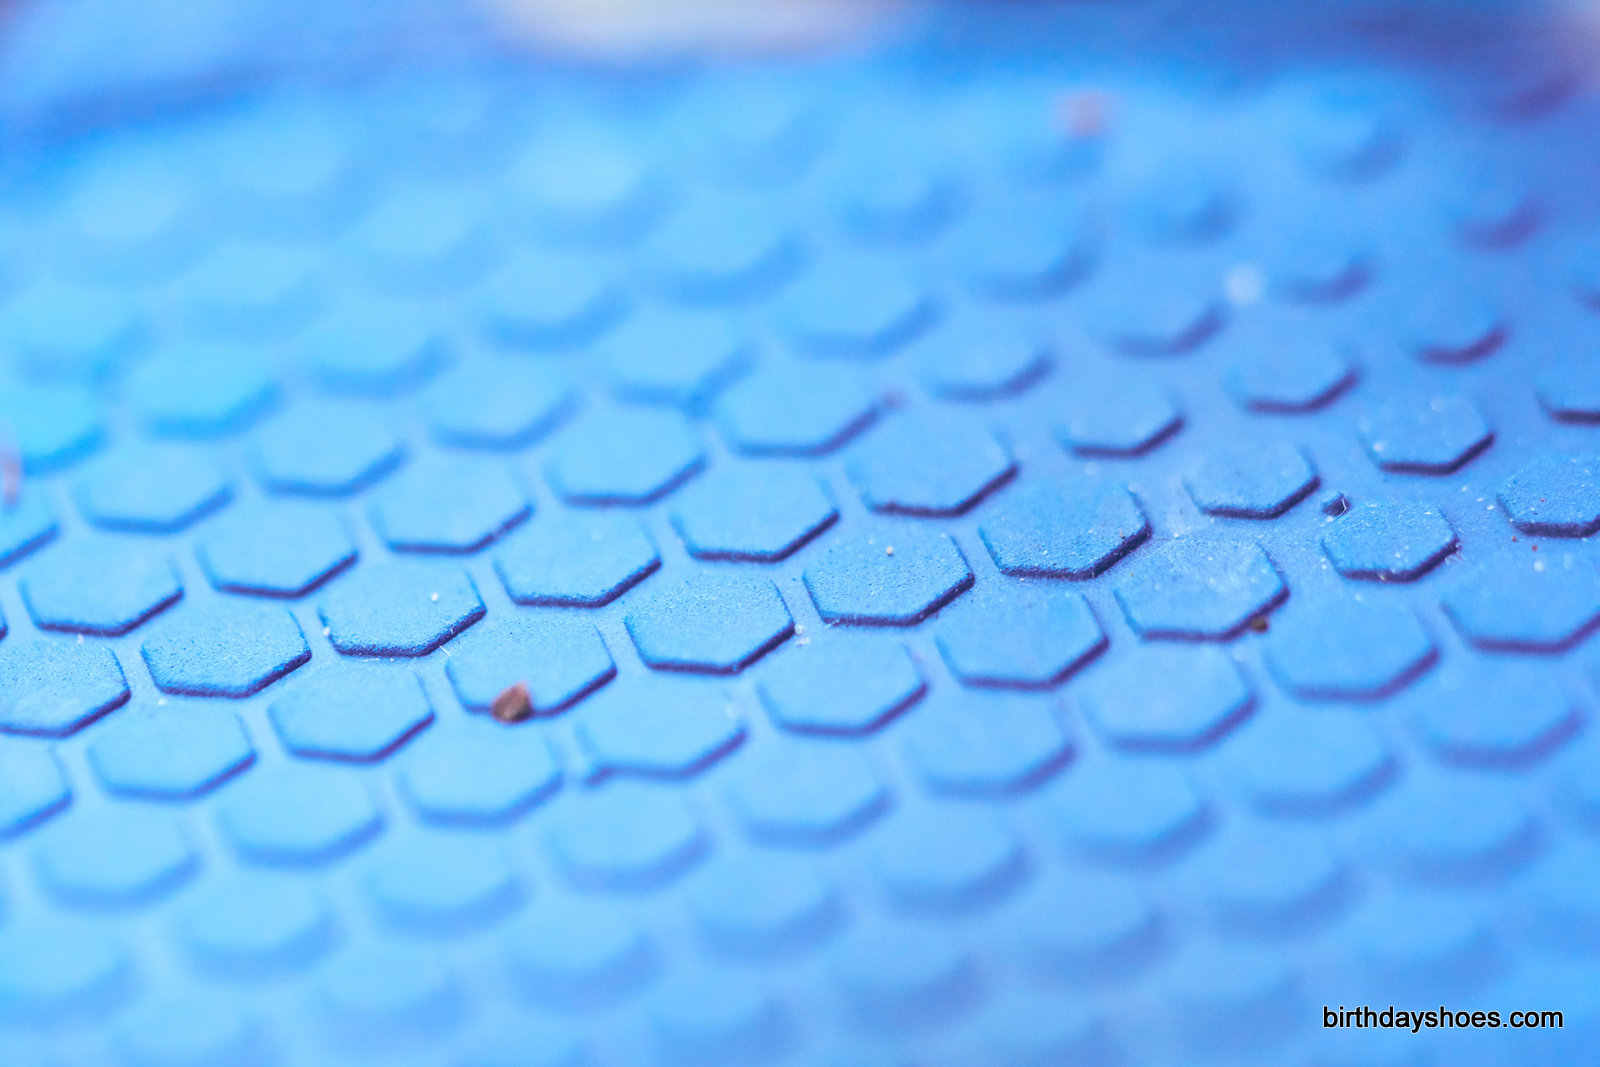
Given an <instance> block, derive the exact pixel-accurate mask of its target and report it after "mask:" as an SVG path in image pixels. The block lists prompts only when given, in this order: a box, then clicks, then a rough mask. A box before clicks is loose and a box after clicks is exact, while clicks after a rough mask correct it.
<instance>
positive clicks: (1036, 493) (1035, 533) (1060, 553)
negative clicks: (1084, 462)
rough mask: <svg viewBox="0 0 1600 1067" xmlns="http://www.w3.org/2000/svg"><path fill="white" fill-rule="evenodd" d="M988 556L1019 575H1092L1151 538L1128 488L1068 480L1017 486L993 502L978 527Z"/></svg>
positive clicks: (1112, 484)
mask: <svg viewBox="0 0 1600 1067" xmlns="http://www.w3.org/2000/svg"><path fill="white" fill-rule="evenodd" d="M978 536H979V537H981V538H982V539H983V543H984V546H985V547H986V548H988V550H989V555H991V556H993V557H994V562H995V565H996V566H997V567H999V568H1000V569H1001V570H1002V571H1004V572H1005V573H1006V574H1010V575H1015V576H1016V577H1019V578H1071V579H1084V578H1093V577H1095V576H1096V575H1099V574H1103V573H1105V571H1107V570H1109V569H1110V568H1111V567H1112V566H1113V565H1115V564H1116V563H1117V561H1118V560H1120V559H1122V558H1123V557H1124V556H1126V555H1127V554H1128V553H1129V552H1132V551H1133V550H1134V549H1135V548H1137V547H1138V546H1139V545H1140V544H1142V543H1143V542H1144V541H1145V540H1146V539H1147V538H1148V537H1149V536H1150V522H1149V520H1148V519H1146V518H1145V515H1144V511H1143V510H1142V509H1141V508H1140V507H1139V503H1138V501H1136V500H1134V498H1133V496H1132V494H1130V493H1129V492H1128V490H1127V489H1126V488H1125V487H1123V486H1121V485H1117V484H1115V483H1109V482H1107V483H1102V482H1096V481H1091V480H1088V479H1082V480H1080V479H1073V480H1070V481H1063V482H1060V483H1043V482H1035V483H1033V484H1029V485H1019V486H1018V487H1017V488H1016V489H1013V490H1011V491H1009V492H1008V493H1007V494H1006V495H1005V497H1004V498H1003V499H1001V500H998V501H996V502H995V504H994V505H993V506H992V507H990V508H989V509H988V510H987V511H986V512H985V514H984V520H983V524H982V525H981V526H979V527H978Z"/></svg>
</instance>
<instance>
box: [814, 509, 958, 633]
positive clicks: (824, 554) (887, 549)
mask: <svg viewBox="0 0 1600 1067" xmlns="http://www.w3.org/2000/svg"><path fill="white" fill-rule="evenodd" d="M897 545H898V547H897ZM805 583H806V589H807V591H808V592H810V594H811V599H812V600H813V601H814V602H815V603H816V605H817V611H818V612H819V613H820V614H821V615H822V618H823V619H824V620H825V621H827V622H836V623H844V624H846V625H853V626H914V625H916V624H917V623H919V622H921V621H922V620H924V619H926V618H928V617H929V616H930V615H932V614H933V613H934V612H936V611H938V610H939V609H940V608H942V607H944V606H945V605H946V604H948V603H949V602H950V601H952V600H954V599H955V598H956V597H958V596H960V595H961V594H962V593H964V592H966V591H967V590H968V589H970V588H971V587H972V569H971V568H970V567H968V566H967V560H966V557H965V556H963V555H962V554H961V549H960V548H959V547H957V545H956V543H955V542H954V541H952V540H951V539H950V536H949V535H948V534H943V533H937V532H934V531H932V530H926V529H922V528H920V527H899V528H896V527H889V526H871V527H866V528H857V530H856V532H855V533H853V534H851V535H850V536H848V537H844V536H840V537H836V538H831V539H830V540H829V543H828V544H827V546H826V547H825V548H824V549H822V550H821V551H820V552H818V553H817V555H816V556H815V558H813V559H812V561H811V565H810V566H808V567H807V568H806V570H805Z"/></svg>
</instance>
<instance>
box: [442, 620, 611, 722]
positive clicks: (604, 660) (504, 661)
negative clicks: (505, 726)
mask: <svg viewBox="0 0 1600 1067" xmlns="http://www.w3.org/2000/svg"><path fill="white" fill-rule="evenodd" d="M616 673H617V668H616V666H615V665H614V664H613V663H612V662H611V653H610V652H609V651H607V649H606V644H605V642H604V641H603V640H601V639H600V633H599V631H598V630H596V629H595V628H594V624H593V623H591V622H590V621H589V620H588V619H582V618H577V619H575V618H572V617H570V616H567V615H560V614H556V613H554V612H547V613H540V614H538V615H521V616H517V617H515V618H513V619H511V620H509V621H505V620H501V621H494V620H491V621H490V622H489V623H487V624H485V625H483V626H479V627H475V628H474V629H472V630H471V631H470V632H468V633H467V634H465V635H464V636H463V637H462V638H461V639H460V640H459V641H458V642H456V643H455V644H454V645H452V646H451V649H450V662H449V663H447V664H446V665H445V674H446V675H447V676H448V677H449V679H450V685H451V687H452V688H454V689H455V691H456V696H457V697H458V698H460V700H461V704H462V706H463V707H465V708H466V709H467V710H468V711H475V712H479V713H481V714H488V713H489V712H490V709H491V707H492V706H493V704H494V701H495V698H496V697H498V696H499V695H500V694H501V693H502V692H504V691H505V690H506V689H507V688H509V687H510V686H513V685H516V684H518V683H519V682H520V683H521V684H522V685H524V686H526V687H527V690H528V703H529V708H530V709H531V713H532V714H533V715H554V714H556V713H557V712H561V711H565V710H566V709H567V708H570V707H572V705H574V704H576V703H577V702H578V701H580V700H582V699H583V698H584V697H586V696H588V695H589V694H590V693H592V692H594V691H595V690H596V689H598V688H600V687H601V686H602V685H605V684H606V683H607V682H609V681H610V680H611V679H612V678H613V677H615V675H616Z"/></svg>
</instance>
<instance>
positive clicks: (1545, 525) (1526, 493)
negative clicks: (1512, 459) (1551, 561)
mask: <svg viewBox="0 0 1600 1067" xmlns="http://www.w3.org/2000/svg"><path fill="white" fill-rule="evenodd" d="M1500 504H1501V506H1503V507H1504V508H1505V509H1506V518H1508V519H1510V520H1511V525H1512V526H1515V527H1516V528H1517V529H1518V530H1520V531H1522V532H1523V533H1525V534H1531V535H1534V536H1542V537H1588V536H1589V535H1590V534H1593V533H1595V532H1596V531H1600V458H1596V457H1593V456H1540V457H1539V458H1538V459H1536V460H1534V461H1533V462H1531V463H1529V464H1527V465H1526V466H1524V467H1523V468H1522V469H1521V470H1519V471H1517V473H1515V474H1513V475H1512V476H1511V477H1510V478H1507V479H1506V481H1505V483H1504V484H1503V485H1501V486H1500Z"/></svg>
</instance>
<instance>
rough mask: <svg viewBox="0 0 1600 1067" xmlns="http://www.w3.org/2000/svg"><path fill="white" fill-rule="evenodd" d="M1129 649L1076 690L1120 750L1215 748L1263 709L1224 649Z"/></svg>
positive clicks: (1091, 716)
mask: <svg viewBox="0 0 1600 1067" xmlns="http://www.w3.org/2000/svg"><path fill="white" fill-rule="evenodd" d="M1124 651H1125V652H1126V654H1125V655H1124V656H1123V657H1122V658H1121V659H1115V660H1113V661H1112V662H1109V663H1107V664H1106V665H1105V666H1103V667H1098V668H1096V669H1095V670H1094V671H1093V672H1091V673H1090V674H1088V675H1087V676H1085V677H1084V679H1083V681H1082V682H1081V683H1079V684H1077V685H1076V686H1075V687H1074V689H1073V690H1072V692H1073V694H1074V696H1075V697H1076V700H1077V703H1078V706H1079V707H1081V708H1082V709H1083V713H1084V715H1085V716H1086V717H1087V718H1088V720H1089V721H1090V722H1091V723H1092V724H1093V725H1094V728H1095V730H1096V732H1098V733H1099V734H1100V735H1101V736H1102V737H1104V738H1105V739H1106V741H1107V742H1109V743H1110V744H1112V745H1114V746H1116V747H1117V748H1120V749H1124V750H1126V751H1129V752H1162V753H1185V752H1194V751H1197V750H1199V749H1202V748H1205V747H1207V746H1209V745H1212V744H1215V743H1216V742H1217V741H1218V740H1220V739H1221V738H1222V737H1224V736H1226V735H1227V734H1228V733H1229V732H1230V731H1232V730H1233V729H1234V728H1235V727H1237V726H1238V725H1239V724H1240V723H1241V722H1243V721H1244V720H1245V719H1246V718H1247V717H1248V716H1249V715H1250V712H1251V711H1252V710H1253V709H1254V708H1255V704H1256V696H1255V691H1254V689H1253V688H1252V687H1251V685H1250V683H1249V681H1248V680H1246V678H1245V677H1244V674H1243V673H1242V672H1241V671H1240V670H1239V668H1238V666H1237V665H1236V664H1235V663H1234V662H1233V660H1232V659H1230V658H1229V657H1228V656H1227V654H1226V653H1224V652H1222V651H1221V650H1220V649H1215V648H1190V647H1184V646H1180V645H1147V646H1143V647H1140V648H1137V649H1132V650H1124ZM1174 679H1181V680H1182V681H1181V684H1177V685H1174V684H1173V680H1174Z"/></svg>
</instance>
